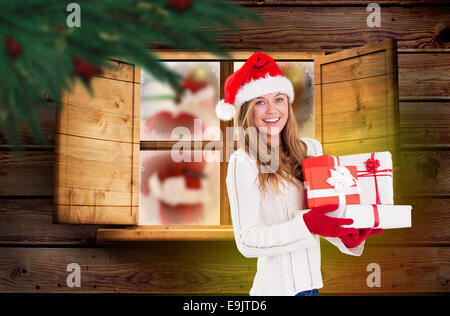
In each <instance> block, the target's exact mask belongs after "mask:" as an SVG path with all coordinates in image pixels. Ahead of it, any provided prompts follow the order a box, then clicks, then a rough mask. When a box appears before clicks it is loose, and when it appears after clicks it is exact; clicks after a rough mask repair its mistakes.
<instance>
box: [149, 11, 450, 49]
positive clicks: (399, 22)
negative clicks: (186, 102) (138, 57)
mask: <svg viewBox="0 0 450 316" xmlns="http://www.w3.org/2000/svg"><path fill="white" fill-rule="evenodd" d="M251 10H252V11H254V12H256V13H258V14H259V15H261V17H262V18H263V20H264V22H265V23H264V24H256V23H252V22H247V21H243V22H242V23H240V30H238V31H235V30H234V31H225V32H224V34H223V36H221V41H222V42H223V43H224V45H227V46H228V47H230V48H231V49H236V50H241V49H246V50H258V51H274V50H291V51H315V52H317V51H326V52H337V51H341V50H343V49H346V48H351V47H358V46H362V45H364V44H367V43H370V42H373V41H374V39H377V40H382V39H390V38H395V39H396V40H397V41H398V48H400V49H407V48H409V49H411V48H421V49H432V48H442V49H445V48H449V46H448V42H447V40H446V27H445V26H446V25H447V24H448V16H449V14H450V8H449V7H448V6H446V5H444V4H442V5H434V6H420V5H418V6H405V7H399V6H386V7H383V8H382V14H381V26H380V27H374V28H369V27H368V26H367V22H366V20H367V16H368V14H369V13H368V12H367V5H361V6H331V5H330V6H298V7H293V6H277V7H276V9H274V8H272V7H259V6H258V7H252V8H251ZM299 21H301V23H299ZM411 21H420V23H411ZM411 34H420V36H411ZM280 39H284V40H280ZM152 44H153V45H152ZM149 45H151V46H157V45H155V44H154V43H149Z"/></svg>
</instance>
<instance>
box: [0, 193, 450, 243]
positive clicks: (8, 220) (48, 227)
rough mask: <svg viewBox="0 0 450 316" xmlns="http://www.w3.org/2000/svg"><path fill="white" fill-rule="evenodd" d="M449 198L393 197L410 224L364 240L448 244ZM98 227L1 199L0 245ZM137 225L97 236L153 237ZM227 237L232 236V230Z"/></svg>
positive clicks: (71, 237)
mask: <svg viewBox="0 0 450 316" xmlns="http://www.w3.org/2000/svg"><path fill="white" fill-rule="evenodd" d="M449 202H450V200H449V199H419V198H403V199H396V203H397V204H410V205H412V206H413V213H412V219H413V226H412V228H406V229H389V230H385V232H384V233H383V234H381V235H377V236H374V237H371V238H370V239H369V240H368V241H367V242H368V243H369V244H370V245H374V246H377V245H380V244H383V245H408V244H422V245H424V246H426V245H448V244H449V242H450V232H449V230H448V229H447V228H448V223H449V221H450V213H449V212H448V209H449ZM98 228H99V226H98V225H65V224H54V223H53V200H52V199H13V200H9V199H0V245H33V246H34V245H71V246H72V245H94V244H95V241H96V230H97V229H98ZM140 228H142V229H144V230H145V227H130V228H123V229H122V230H119V229H112V228H108V229H106V228H104V229H102V228H101V229H100V232H99V234H97V238H98V239H99V241H107V239H105V238H103V237H108V236H105V235H104V234H103V233H102V232H104V231H106V230H107V231H109V232H111V234H113V236H111V235H110V237H111V238H110V239H111V240H112V239H115V240H124V238H125V236H126V237H127V238H130V236H131V237H132V238H133V239H132V238H130V240H133V241H140V242H141V241H149V240H153V241H154V238H153V239H149V238H148V237H147V236H145V234H144V235H140V234H138V233H137V232H138V231H139V229H140ZM158 228H160V226H158ZM202 228H208V226H206V227H203V226H202ZM123 231H124V232H123ZM102 234H103V235H102ZM114 235H115V236H114ZM170 237H173V235H171V236H170ZM183 238H184V237H183ZM208 239H209V240H210V239H211V236H209V237H208ZM197 240H199V239H197ZM230 240H233V232H231V237H230Z"/></svg>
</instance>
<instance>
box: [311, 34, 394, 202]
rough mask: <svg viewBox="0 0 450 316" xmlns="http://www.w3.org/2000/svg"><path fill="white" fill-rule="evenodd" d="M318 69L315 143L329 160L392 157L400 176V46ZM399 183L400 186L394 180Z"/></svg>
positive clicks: (342, 56) (362, 51) (341, 57)
mask: <svg viewBox="0 0 450 316" xmlns="http://www.w3.org/2000/svg"><path fill="white" fill-rule="evenodd" d="M314 67H315V69H314V73H315V78H314V83H315V86H314V93H315V97H314V99H315V111H316V124H315V125H316V138H317V140H319V141H320V142H321V143H322V146H323V151H324V154H329V155H348V154H357V153H365V152H373V151H390V152H391V154H392V159H393V167H394V172H395V174H398V172H397V171H399V158H400V156H399V105H398V79H397V44H396V41H395V40H386V41H382V42H378V43H374V44H369V45H365V46H362V47H358V48H352V49H348V50H344V51H341V52H337V53H333V54H329V55H325V56H323V57H319V58H318V59H317V60H315V63H314ZM397 178H398V177H397ZM394 183H395V186H397V183H398V181H395V177H394ZM394 191H396V192H398V190H397V189H396V188H394ZM395 195H396V194H395Z"/></svg>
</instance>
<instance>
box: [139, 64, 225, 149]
mask: <svg viewBox="0 0 450 316" xmlns="http://www.w3.org/2000/svg"><path fill="white" fill-rule="evenodd" d="M164 64H166V65H167V66H168V67H170V68H171V69H172V70H174V71H176V72H177V73H179V74H181V75H182V76H183V78H184V79H183V86H184V87H185V88H186V89H185V91H184V92H183V93H182V94H181V95H177V94H176V93H175V91H174V90H173V89H172V88H171V87H170V86H169V85H168V84H163V83H161V82H160V81H159V80H158V79H157V78H155V77H153V76H152V75H151V74H150V73H147V72H145V71H143V74H142V76H143V78H142V79H143V82H142V87H141V140H147V141H151V140H171V133H172V130H173V129H174V128H175V127H186V129H184V130H185V131H186V132H188V134H189V135H190V137H185V138H184V139H185V140H192V139H196V140H200V139H203V140H219V139H220V121H219V119H218V118H217V117H216V115H215V112H214V109H215V106H216V104H217V102H218V101H219V96H220V91H219V87H220V62H195V61H173V62H164ZM194 119H197V125H195V126H194V123H195V122H194ZM207 128H209V129H208V130H206V129H207ZM189 135H188V136H189ZM194 135H195V137H194ZM202 136H203V138H202ZM176 139H179V138H176ZM172 140H174V139H172Z"/></svg>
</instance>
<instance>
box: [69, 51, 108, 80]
mask: <svg viewBox="0 0 450 316" xmlns="http://www.w3.org/2000/svg"><path fill="white" fill-rule="evenodd" d="M72 60H73V63H74V65H75V67H74V69H73V74H74V75H79V76H81V77H82V78H83V79H84V81H86V82H89V81H90V80H91V78H92V77H93V76H95V75H101V74H102V73H103V71H102V69H101V68H100V67H97V66H95V65H91V64H89V63H88V62H87V61H85V60H83V59H82V58H80V57H78V56H73V57H72Z"/></svg>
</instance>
